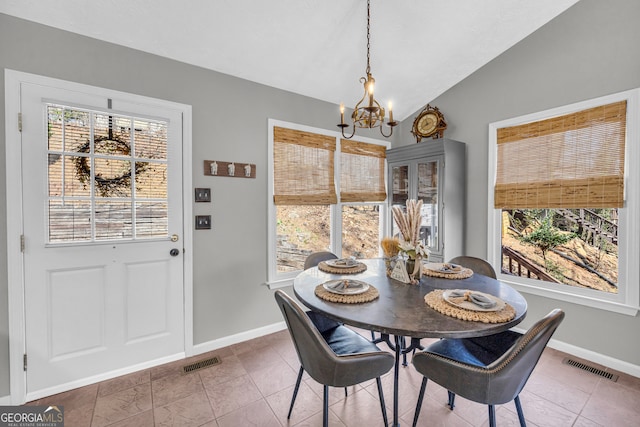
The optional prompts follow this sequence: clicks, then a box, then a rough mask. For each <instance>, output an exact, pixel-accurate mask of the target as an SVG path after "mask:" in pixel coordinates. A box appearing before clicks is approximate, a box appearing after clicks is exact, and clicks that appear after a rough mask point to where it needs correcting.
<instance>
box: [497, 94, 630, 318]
mask: <svg viewBox="0 0 640 427" xmlns="http://www.w3.org/2000/svg"><path fill="white" fill-rule="evenodd" d="M624 100H626V101H627V123H626V130H627V132H626V143H625V166H624V173H625V177H624V179H625V190H624V191H625V203H624V207H623V208H619V209H618V214H619V225H618V236H621V239H620V241H619V243H618V256H619V257H618V293H617V294H611V293H606V292H601V291H597V290H593V289H583V288H577V287H572V286H569V285H558V284H554V283H550V282H545V281H542V280H535V279H528V278H526V277H517V276H511V275H508V274H502V273H501V272H500V271H499V270H500V266H501V265H502V258H501V257H502V255H501V252H502V251H501V245H502V236H501V229H502V228H501V227H502V215H501V212H502V210H501V209H495V208H494V207H493V206H494V192H493V191H494V187H495V182H496V166H497V152H498V150H497V130H498V129H500V128H504V127H510V126H517V125H520V124H524V123H529V122H534V121H539V120H544V119H548V118H551V117H555V116H561V115H565V114H571V113H574V112H577V111H581V110H585V109H588V108H593V107H597V106H600V105H606V104H610V103H614V102H618V101H624ZM488 151H489V159H488V163H489V182H488V196H489V205H488V210H489V212H488V216H487V218H488V224H487V245H488V247H487V257H488V260H489V262H491V264H492V265H494V266H496V267H497V268H496V270H497V271H498V278H499V279H500V280H501V281H503V282H506V283H508V284H510V285H511V286H513V287H514V288H515V289H517V290H518V291H521V292H525V293H529V294H534V295H539V296H543V297H547V298H552V299H556V300H560V301H567V302H571V303H575V304H581V305H585V306H589V307H594V308H599V309H603V310H608V311H613V312H616V313H621V314H626V315H630V316H635V315H636V313H637V312H638V310H640V307H639V303H640V301H639V299H640V298H639V297H640V283H639V281H640V170H639V169H640V89H633V90H628V91H624V92H619V93H616V94H612V95H607V96H603V97H599V98H595V99H590V100H587V101H582V102H578V103H575V104H571V105H565V106H562V107H558V108H552V109H549V110H546V111H541V112H536V113H532V114H527V115H525V116H520V117H515V118H511V119H506V120H502V121H499V122H494V123H490V124H489V150H488Z"/></svg>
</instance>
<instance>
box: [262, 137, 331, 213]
mask: <svg viewBox="0 0 640 427" xmlns="http://www.w3.org/2000/svg"><path fill="white" fill-rule="evenodd" d="M335 151H336V139H335V138H334V137H331V136H326V135H320V134H316V133H311V132H303V131H299V130H293V129H286V128H281V127H274V128H273V171H274V174H273V202H274V203H275V204H276V205H329V204H334V203H336V202H337V196H336V189H335V184H334V167H333V159H334V154H335Z"/></svg>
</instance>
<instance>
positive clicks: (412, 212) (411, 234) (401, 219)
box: [391, 199, 422, 245]
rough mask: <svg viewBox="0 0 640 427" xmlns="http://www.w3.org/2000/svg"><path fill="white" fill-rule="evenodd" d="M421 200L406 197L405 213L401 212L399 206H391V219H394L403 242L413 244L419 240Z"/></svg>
mask: <svg viewBox="0 0 640 427" xmlns="http://www.w3.org/2000/svg"><path fill="white" fill-rule="evenodd" d="M421 209H422V200H417V201H416V200H414V199H407V213H406V214H405V213H404V212H402V208H401V207H400V206H393V207H392V208H391V210H392V211H393V219H394V220H395V221H396V224H397V225H398V228H399V229H400V234H402V238H403V240H404V241H405V242H408V243H411V244H412V245H415V244H416V243H418V241H419V240H420V222H421V221H422V216H421V214H420V210H421Z"/></svg>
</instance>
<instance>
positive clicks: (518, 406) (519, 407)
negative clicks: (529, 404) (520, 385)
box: [513, 395, 527, 427]
mask: <svg viewBox="0 0 640 427" xmlns="http://www.w3.org/2000/svg"><path fill="white" fill-rule="evenodd" d="M513 401H514V402H515V404H516V410H517V411H518V419H519V420H520V427H527V422H526V421H525V420H524V413H523V412H522V405H521V404H520V395H518V396H516V398H515V399H513Z"/></svg>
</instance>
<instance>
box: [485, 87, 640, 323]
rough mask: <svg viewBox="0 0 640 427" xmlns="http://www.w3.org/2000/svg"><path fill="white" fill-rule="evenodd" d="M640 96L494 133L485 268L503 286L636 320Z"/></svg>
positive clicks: (565, 110)
mask: <svg viewBox="0 0 640 427" xmlns="http://www.w3.org/2000/svg"><path fill="white" fill-rule="evenodd" d="M638 93H639V91H638V90H634V91H628V92H623V93H620V94H615V95H610V96H607V97H602V98H599V99H594V100H590V101H585V102H581V103H578V104H574V105H569V106H565V107H561V108H556V109H553V110H548V111H544V112H540V113H535V114H531V115H527V116H523V117H517V118H514V119H508V120H504V121H501V122H498V123H492V124H491V125H490V127H489V128H490V130H489V140H490V141H489V144H490V149H489V153H490V154H489V167H490V170H491V171H493V175H492V177H491V178H490V182H489V185H490V189H489V194H490V203H491V204H490V207H489V220H490V224H489V227H488V230H489V236H488V244H489V258H490V260H491V262H492V264H493V265H494V266H499V267H501V268H500V270H501V279H502V280H505V281H508V282H510V283H512V284H513V285H514V286H515V287H516V288H519V289H520V290H522V291H525V292H529V293H533V294H538V295H543V296H547V297H551V298H557V299H563V300H567V301H571V302H574V303H580V304H585V305H590V306H595V307H599V308H604V309H609V310H613V311H618V312H622V313H626V314H631V315H635V313H636V312H637V309H638V302H639V301H638V299H639V298H638V296H639V290H638V288H639V285H638V277H639V274H638V270H639V268H638V262H637V261H638V244H639V243H640V241H639V239H638V236H637V234H638V233H637V231H638V220H639V219H640V209H638V203H639V202H640V200H639V199H640V197H639V196H638V189H640V179H639V174H638V172H637V169H638V165H639V164H640V156H639V154H640V150H639V149H638V128H639V126H638V125H639V118H638V112H639V109H638V98H639V95H638Z"/></svg>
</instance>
